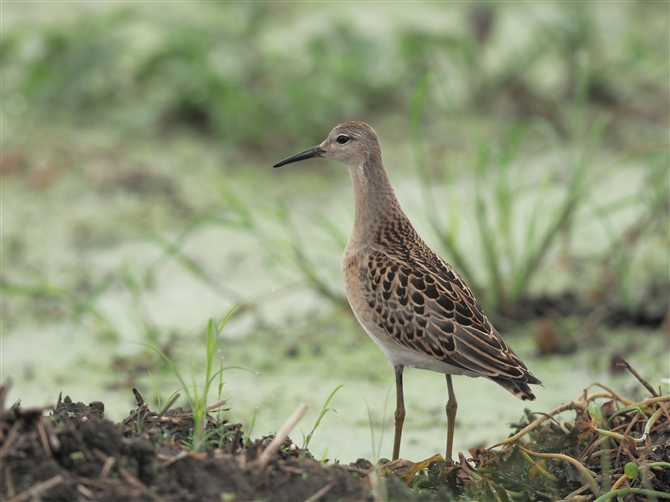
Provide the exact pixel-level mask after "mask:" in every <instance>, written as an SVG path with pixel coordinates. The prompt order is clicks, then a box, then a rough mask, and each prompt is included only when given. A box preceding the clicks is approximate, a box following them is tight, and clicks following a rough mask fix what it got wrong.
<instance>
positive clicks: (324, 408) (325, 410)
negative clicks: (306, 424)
mask: <svg viewBox="0 0 670 502" xmlns="http://www.w3.org/2000/svg"><path fill="white" fill-rule="evenodd" d="M342 387H344V385H338V386H337V387H335V390H333V392H331V393H330V395H329V396H328V399H326V402H325V403H323V406H322V407H321V412H320V413H319V416H318V417H317V418H316V421H315V422H314V426H313V427H312V430H311V431H310V432H309V434H307V436H305V439H304V440H303V444H302V448H301V449H302V450H306V449H307V448H308V447H309V443H310V441H311V440H312V436H314V432H315V431H316V429H317V428H318V427H319V425H320V424H321V420H322V419H323V416H324V415H325V414H326V413H328V412H329V411H333V412H335V413H337V411H336V410H334V409H333V408H328V405H329V404H330V401H331V400H332V399H333V397H335V394H337V391H339V390H340V389H341V388H342Z"/></svg>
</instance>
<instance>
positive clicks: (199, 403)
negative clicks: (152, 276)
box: [142, 303, 241, 451]
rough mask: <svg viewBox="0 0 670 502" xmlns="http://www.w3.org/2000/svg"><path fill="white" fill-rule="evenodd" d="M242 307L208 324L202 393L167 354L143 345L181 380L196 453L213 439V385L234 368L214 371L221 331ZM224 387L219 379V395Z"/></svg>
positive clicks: (236, 306)
mask: <svg viewBox="0 0 670 502" xmlns="http://www.w3.org/2000/svg"><path fill="white" fill-rule="evenodd" d="M240 305H241V304H239V303H238V304H237V305H235V306H234V307H233V308H232V309H230V310H229V311H228V313H227V314H226V316H225V317H224V319H223V321H221V323H219V324H218V325H217V324H216V322H215V321H214V320H213V319H210V320H209V322H208V323H207V342H206V345H205V350H206V359H205V381H204V385H203V386H202V390H201V391H200V390H199V388H198V386H197V385H196V383H195V381H193V383H192V385H188V384H187V383H186V381H185V380H184V378H183V377H182V375H181V372H180V371H179V369H178V368H177V366H176V365H175V363H174V361H172V359H170V358H169V357H168V356H167V355H165V353H164V352H163V351H162V350H160V349H158V348H156V347H153V346H151V345H149V344H142V345H144V346H146V347H148V348H150V349H151V350H153V351H154V352H156V353H157V354H158V355H160V356H161V357H162V358H163V360H164V361H165V362H166V363H167V365H168V366H169V368H170V370H172V372H173V373H174V374H175V376H176V377H177V378H178V379H179V382H180V383H181V386H182V389H184V392H185V393H186V398H187V399H188V403H189V405H190V407H191V411H192V413H193V424H194V426H193V439H192V441H191V442H190V443H189V445H188V446H189V448H191V449H192V450H194V451H198V450H200V449H201V448H202V446H203V445H204V444H205V443H206V442H207V441H208V440H209V439H210V437H211V434H209V433H207V431H206V430H205V429H206V424H207V397H208V395H209V390H210V388H211V386H212V384H213V383H214V381H215V379H216V378H217V377H219V375H221V373H222V372H223V371H224V370H225V369H230V368H233V367H230V368H224V367H223V364H221V366H220V368H219V370H218V371H214V356H215V354H216V349H217V346H218V342H219V335H220V333H221V330H222V329H223V328H224V326H225V325H226V323H227V322H228V321H229V320H230V317H231V316H232V315H233V313H234V312H235V311H236V310H237V308H238V307H239V306H240ZM238 369H241V368H238ZM222 387H223V383H222V380H221V379H219V395H220V392H221V389H222Z"/></svg>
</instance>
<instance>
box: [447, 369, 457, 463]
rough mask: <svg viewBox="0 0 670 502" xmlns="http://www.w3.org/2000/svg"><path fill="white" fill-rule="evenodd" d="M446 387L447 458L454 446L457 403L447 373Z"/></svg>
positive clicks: (449, 456)
mask: <svg viewBox="0 0 670 502" xmlns="http://www.w3.org/2000/svg"><path fill="white" fill-rule="evenodd" d="M447 389H448V390H449V401H447V406H446V410H447V460H448V459H450V458H451V453H452V451H453V448H454V427H455V425H456V410H457V409H458V403H457V402H456V395H455V394H454V386H453V385H452V383H451V375H447Z"/></svg>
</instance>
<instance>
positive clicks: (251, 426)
mask: <svg viewBox="0 0 670 502" xmlns="http://www.w3.org/2000/svg"><path fill="white" fill-rule="evenodd" d="M257 414H258V408H254V413H253V415H251V422H250V423H249V428H248V430H247V433H246V434H245V435H244V437H243V438H242V449H243V450H245V449H246V448H247V443H248V442H249V438H251V433H252V432H253V430H254V425H256V415H257Z"/></svg>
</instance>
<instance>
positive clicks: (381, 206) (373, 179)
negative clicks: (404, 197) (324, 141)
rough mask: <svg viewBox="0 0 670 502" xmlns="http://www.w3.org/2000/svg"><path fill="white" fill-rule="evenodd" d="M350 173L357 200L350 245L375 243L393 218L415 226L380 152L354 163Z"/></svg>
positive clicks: (408, 225)
mask: <svg viewBox="0 0 670 502" xmlns="http://www.w3.org/2000/svg"><path fill="white" fill-rule="evenodd" d="M349 173H350V174H351V179H352V181H353V185H354V202H355V204H356V217H355V220H354V229H353V231H352V234H351V237H350V238H349V246H350V247H361V246H366V245H370V244H374V242H375V240H377V239H378V238H379V235H380V233H383V230H384V228H385V227H387V226H388V225H389V224H390V223H391V222H397V223H399V224H400V225H402V226H407V227H410V228H411V224H410V223H409V220H408V219H407V216H405V213H404V212H403V210H402V208H401V207H400V203H399V202H398V199H397V198H396V196H395V192H394V191H393V187H391V182H390V180H389V178H388V175H387V174H386V169H384V165H383V164H382V159H381V155H380V154H376V153H373V154H371V155H370V156H369V157H368V159H367V160H366V161H365V162H364V163H363V164H362V165H359V166H352V167H350V168H349Z"/></svg>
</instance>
